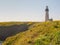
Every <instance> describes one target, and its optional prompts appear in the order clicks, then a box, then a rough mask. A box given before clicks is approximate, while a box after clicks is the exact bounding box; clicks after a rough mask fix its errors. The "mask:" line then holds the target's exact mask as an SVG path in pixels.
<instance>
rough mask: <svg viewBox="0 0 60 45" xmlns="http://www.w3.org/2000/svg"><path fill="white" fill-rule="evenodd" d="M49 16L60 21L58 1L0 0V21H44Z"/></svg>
mask: <svg viewBox="0 0 60 45" xmlns="http://www.w3.org/2000/svg"><path fill="white" fill-rule="evenodd" d="M46 5H48V7H49V16H50V18H53V19H54V20H60V0H0V21H44V20H45V8H46Z"/></svg>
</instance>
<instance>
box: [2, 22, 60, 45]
mask: <svg viewBox="0 0 60 45" xmlns="http://www.w3.org/2000/svg"><path fill="white" fill-rule="evenodd" d="M26 24H27V25H30V26H29V27H28V30H26V31H24V32H20V33H18V34H16V35H14V36H11V37H8V38H7V39H6V40H5V41H4V42H3V44H2V45H60V21H53V22H32V23H26Z"/></svg>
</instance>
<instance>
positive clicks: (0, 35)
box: [0, 24, 28, 40]
mask: <svg viewBox="0 0 60 45" xmlns="http://www.w3.org/2000/svg"><path fill="white" fill-rule="evenodd" d="M25 30H28V25H27V24H21V25H11V26H0V39H1V40H5V39H6V38H7V37H9V36H13V35H15V34H17V33H19V32H22V31H25Z"/></svg>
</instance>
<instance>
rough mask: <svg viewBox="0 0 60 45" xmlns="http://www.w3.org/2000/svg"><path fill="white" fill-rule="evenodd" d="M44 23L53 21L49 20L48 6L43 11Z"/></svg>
mask: <svg viewBox="0 0 60 45" xmlns="http://www.w3.org/2000/svg"><path fill="white" fill-rule="evenodd" d="M46 21H53V19H49V8H48V6H46V9H45V22H46Z"/></svg>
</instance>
